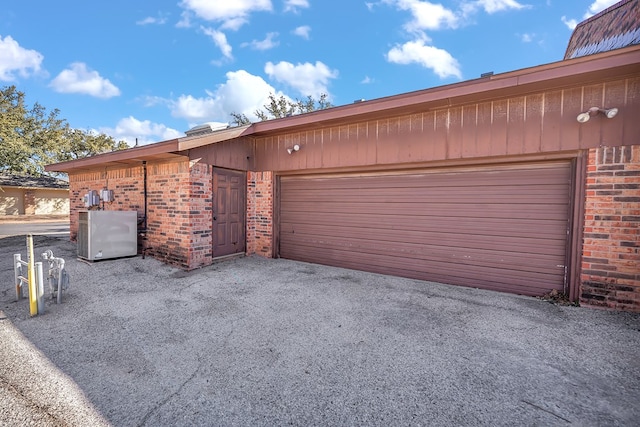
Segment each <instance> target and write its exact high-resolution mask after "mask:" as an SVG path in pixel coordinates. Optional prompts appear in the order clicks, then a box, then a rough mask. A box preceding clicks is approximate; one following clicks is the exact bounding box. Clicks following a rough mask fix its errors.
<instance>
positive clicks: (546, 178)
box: [288, 165, 571, 190]
mask: <svg viewBox="0 0 640 427" xmlns="http://www.w3.org/2000/svg"><path fill="white" fill-rule="evenodd" d="M569 172H570V171H569V169H566V170H561V169H557V168H556V167H555V166H554V165H548V166H544V167H536V168H527V167H518V166H513V167H512V169H510V170H488V169H487V168H486V167H483V168H481V169H480V168H478V169H475V170H471V171H463V172H455V173H447V172H433V173H412V172H407V173H406V174H402V175H398V174H393V173H387V174H380V175H375V176H367V175H353V178H351V179H347V180H341V179H340V177H339V176H338V177H326V178H324V177H318V176H309V177H304V176H301V177H291V178H293V179H295V180H296V182H293V181H291V182H290V184H289V183H288V187H289V188H290V189H291V190H295V189H300V190H304V189H306V188H308V186H307V185H308V183H309V182H312V181H313V182H316V183H318V184H319V185H320V186H321V188H323V189H327V190H333V189H338V188H360V189H365V188H373V189H384V188H400V189H402V188H430V187H433V188H443V187H451V188H454V187H459V188H463V189H465V188H470V187H486V186H500V185H504V184H505V183H506V182H512V183H522V184H521V185H538V186H539V185H557V184H568V183H569V182H570V181H571V175H570V173H569ZM469 177H473V180H470V179H469ZM288 178H289V177H288ZM336 178H337V179H336Z"/></svg>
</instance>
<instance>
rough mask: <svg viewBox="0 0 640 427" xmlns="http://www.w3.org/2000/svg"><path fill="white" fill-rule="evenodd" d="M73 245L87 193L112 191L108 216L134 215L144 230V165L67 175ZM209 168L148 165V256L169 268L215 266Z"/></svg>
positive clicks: (187, 164)
mask: <svg viewBox="0 0 640 427" xmlns="http://www.w3.org/2000/svg"><path fill="white" fill-rule="evenodd" d="M69 184H70V192H69V193H70V206H71V215H70V223H71V240H74V241H75V240H76V238H77V232H78V211H79V210H84V209H85V207H84V202H83V199H82V198H83V196H84V195H85V194H86V193H87V192H88V191H89V190H97V191H100V190H102V189H103V188H108V189H110V190H113V193H114V201H113V202H112V203H105V204H104V206H103V205H102V204H101V208H104V209H105V210H135V211H137V212H138V220H139V222H140V227H139V228H140V229H143V227H144V223H143V220H144V168H143V166H142V165H140V166H134V167H126V168H121V169H111V170H105V171H103V172H90V173H79V174H70V175H69ZM211 186H212V183H211V167H210V166H208V165H203V164H198V163H190V162H189V161H188V160H181V161H171V162H159V163H149V164H148V165H147V221H146V223H147V224H146V225H147V229H146V230H147V233H146V241H145V242H144V246H145V247H146V253H147V254H148V255H151V256H153V257H155V258H158V259H160V260H162V261H164V262H167V263H169V264H173V265H176V266H179V267H181V268H185V269H193V268H197V267H200V266H203V265H208V264H211V257H212V241H211V238H212V236H211V212H212V205H211V194H212V192H211Z"/></svg>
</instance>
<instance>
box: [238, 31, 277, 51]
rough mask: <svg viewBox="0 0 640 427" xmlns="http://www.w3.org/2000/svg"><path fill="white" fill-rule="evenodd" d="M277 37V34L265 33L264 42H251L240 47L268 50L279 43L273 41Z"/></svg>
mask: <svg viewBox="0 0 640 427" xmlns="http://www.w3.org/2000/svg"><path fill="white" fill-rule="evenodd" d="M276 37H278V33H267V36H266V37H265V39H264V40H252V41H251V42H250V43H243V44H242V46H243V47H245V46H251V47H252V48H253V49H255V50H269V49H273V48H274V47H276V46H278V45H279V44H280V42H278V41H276V40H274V38H276Z"/></svg>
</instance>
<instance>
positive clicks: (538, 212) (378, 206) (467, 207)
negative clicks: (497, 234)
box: [281, 201, 566, 220]
mask: <svg viewBox="0 0 640 427" xmlns="http://www.w3.org/2000/svg"><path fill="white" fill-rule="evenodd" d="M565 206H566V203H565V204H563V205H560V206H559V207H561V208H564V207H565ZM281 207H282V210H283V212H286V213H287V214H288V213H296V212H297V213H303V214H307V213H310V212H325V213H330V214H334V213H342V212H354V213H356V214H357V212H376V213H377V214H378V215H397V214H398V212H403V211H405V212H406V211H409V210H410V211H411V212H413V215H415V216H425V217H426V216H437V217H443V216H454V217H460V218H477V217H479V216H480V217H490V218H519V219H542V220H563V219H566V213H563V212H562V211H561V210H560V211H559V210H558V209H550V207H551V204H544V205H541V204H527V205H518V204H513V205H506V206H504V205H500V204H474V203H468V204H464V205H460V204H455V203H417V204H413V203H405V204H402V205H401V204H391V203H384V202H382V203H379V202H350V201H344V202H342V203H340V202H317V203H315V202H309V203H308V204H306V205H300V204H299V203H296V202H293V201H286V202H285V201H283V202H282V204H281ZM283 218H287V216H286V214H285V215H284V216H283Z"/></svg>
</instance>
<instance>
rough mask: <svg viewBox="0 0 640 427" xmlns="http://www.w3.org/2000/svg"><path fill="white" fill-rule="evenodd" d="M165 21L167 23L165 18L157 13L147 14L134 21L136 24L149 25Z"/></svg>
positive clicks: (161, 23) (160, 23)
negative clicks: (156, 14) (155, 15)
mask: <svg viewBox="0 0 640 427" xmlns="http://www.w3.org/2000/svg"><path fill="white" fill-rule="evenodd" d="M166 23H167V18H166V17H165V16H162V15H159V16H157V17H154V16H147V17H146V18H144V19H141V20H139V21H136V25H151V24H156V25H163V24H166Z"/></svg>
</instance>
